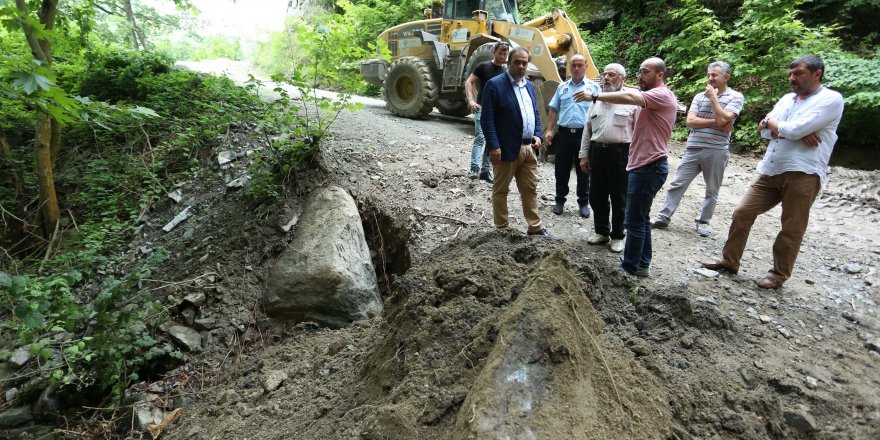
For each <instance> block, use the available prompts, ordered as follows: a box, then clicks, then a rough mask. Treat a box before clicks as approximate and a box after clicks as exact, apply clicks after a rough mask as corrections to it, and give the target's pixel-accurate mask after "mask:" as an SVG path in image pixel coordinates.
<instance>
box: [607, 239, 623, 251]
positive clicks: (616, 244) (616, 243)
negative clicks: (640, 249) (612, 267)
mask: <svg viewBox="0 0 880 440" xmlns="http://www.w3.org/2000/svg"><path fill="white" fill-rule="evenodd" d="M625 244H626V243H624V241H623V239H622V238H620V239H617V238H615V239H614V240H611V246H608V247H609V248H611V252H616V253H618V254H619V253H621V252H623V248H624V245H625Z"/></svg>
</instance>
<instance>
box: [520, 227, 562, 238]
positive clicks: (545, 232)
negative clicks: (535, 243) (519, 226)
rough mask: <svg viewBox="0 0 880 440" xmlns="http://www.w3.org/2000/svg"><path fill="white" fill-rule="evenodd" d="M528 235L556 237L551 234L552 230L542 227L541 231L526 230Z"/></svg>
mask: <svg viewBox="0 0 880 440" xmlns="http://www.w3.org/2000/svg"><path fill="white" fill-rule="evenodd" d="M526 235H537V236H540V237H547V238H556V237H554V236H552V235H550V232H549V231H547V230H546V229H541V230H540V231H535V232H526Z"/></svg>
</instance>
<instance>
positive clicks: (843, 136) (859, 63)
mask: <svg viewBox="0 0 880 440" xmlns="http://www.w3.org/2000/svg"><path fill="white" fill-rule="evenodd" d="M825 65H826V68H827V72H826V73H825V84H826V85H827V86H828V87H831V88H833V89H836V90H838V91H839V92H841V93H842V94H843V96H844V108H845V109H846V111H845V112H844V116H843V119H842V120H841V122H840V126H839V127H838V129H837V132H838V134H839V136H840V142H841V143H842V144H844V145H852V146H855V147H872V148H876V145H877V139H878V138H880V125H878V124H877V121H880V79H878V77H877V75H876V72H877V71H878V69H880V59H878V58H876V57H874V58H870V59H865V58H859V57H856V56H853V55H848V54H845V53H836V54H833V55H831V56H829V57H827V58H826V59H825Z"/></svg>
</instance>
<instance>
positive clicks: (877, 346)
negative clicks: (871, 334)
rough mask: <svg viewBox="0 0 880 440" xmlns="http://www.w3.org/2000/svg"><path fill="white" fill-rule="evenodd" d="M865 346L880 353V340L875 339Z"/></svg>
mask: <svg viewBox="0 0 880 440" xmlns="http://www.w3.org/2000/svg"><path fill="white" fill-rule="evenodd" d="M865 346H866V347H868V349H869V350H872V351H876V352H877V353H880V338H874V339H872V340H870V341H868V342H866V343H865Z"/></svg>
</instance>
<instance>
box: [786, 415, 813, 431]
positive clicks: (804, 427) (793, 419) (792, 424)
mask: <svg viewBox="0 0 880 440" xmlns="http://www.w3.org/2000/svg"><path fill="white" fill-rule="evenodd" d="M782 415H783V417H785V423H787V424H788V427H789V428H791V429H793V430H795V431H796V432H798V433H799V434H801V435H805V434H808V433H810V432H813V431H815V430H816V419H814V418H813V416H811V415H810V413H808V412H806V411H785V412H784V413H783V414H782Z"/></svg>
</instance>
